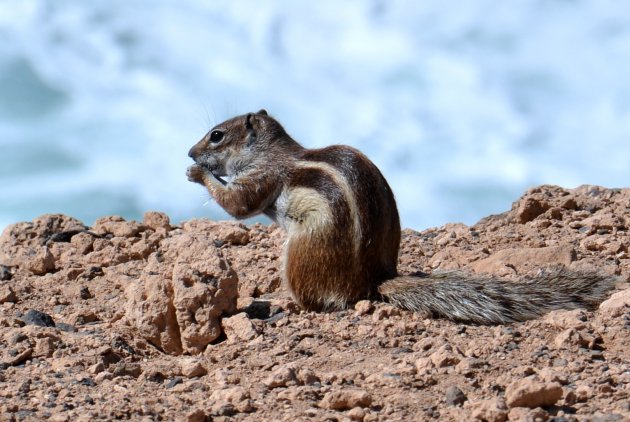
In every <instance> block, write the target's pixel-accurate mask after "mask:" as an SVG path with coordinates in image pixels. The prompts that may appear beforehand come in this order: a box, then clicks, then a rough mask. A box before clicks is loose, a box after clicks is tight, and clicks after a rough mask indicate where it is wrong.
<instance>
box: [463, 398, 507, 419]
mask: <svg viewBox="0 0 630 422" xmlns="http://www.w3.org/2000/svg"><path fill="white" fill-rule="evenodd" d="M470 408H471V414H470V415H471V417H472V418H473V419H478V420H481V421H486V422H505V421H506V420H507V416H508V407H507V406H506V404H505V400H503V399H502V398H495V399H489V400H483V401H479V402H476V403H472V404H471V406H470Z"/></svg>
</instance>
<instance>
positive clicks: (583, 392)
mask: <svg viewBox="0 0 630 422" xmlns="http://www.w3.org/2000/svg"><path fill="white" fill-rule="evenodd" d="M593 394H594V390H593V388H592V387H591V386H589V385H586V384H581V385H578V386H577V387H576V388H575V400H576V401H577V402H580V403H584V402H585V401H587V400H588V399H589V398H591V397H592V396H593Z"/></svg>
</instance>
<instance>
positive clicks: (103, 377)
mask: <svg viewBox="0 0 630 422" xmlns="http://www.w3.org/2000/svg"><path fill="white" fill-rule="evenodd" d="M111 379H114V374H112V373H111V372H109V371H103V372H101V373H100V374H98V375H96V376H95V377H94V382H95V383H97V384H101V383H102V382H103V381H105V380H111Z"/></svg>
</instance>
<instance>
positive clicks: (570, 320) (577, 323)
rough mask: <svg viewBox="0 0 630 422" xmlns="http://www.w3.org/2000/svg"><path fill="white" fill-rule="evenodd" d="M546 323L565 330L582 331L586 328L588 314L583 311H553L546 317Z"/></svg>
mask: <svg viewBox="0 0 630 422" xmlns="http://www.w3.org/2000/svg"><path fill="white" fill-rule="evenodd" d="M544 321H545V322H546V323H548V324H550V325H552V326H554V327H557V328H560V329H563V330H564V329H567V328H574V329H576V330H581V329H583V328H584V327H585V326H586V324H585V322H586V312H584V310H583V309H573V310H571V311H565V310H557V311H551V312H549V313H548V314H547V315H545V319H544Z"/></svg>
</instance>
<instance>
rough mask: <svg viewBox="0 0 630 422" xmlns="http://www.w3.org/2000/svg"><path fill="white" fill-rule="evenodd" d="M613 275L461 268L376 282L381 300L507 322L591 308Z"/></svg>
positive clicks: (445, 315)
mask: <svg viewBox="0 0 630 422" xmlns="http://www.w3.org/2000/svg"><path fill="white" fill-rule="evenodd" d="M615 281H616V278H615V277H611V276H607V275H603V274H599V273H594V272H588V273H574V272H570V271H567V270H561V271H555V272H552V273H543V274H541V275H540V276H539V277H535V278H531V279H525V280H521V281H516V282H513V281H506V280H501V279H499V278H496V277H492V276H479V275H475V274H468V273H464V272H461V271H445V272H438V273H434V274H431V275H427V276H400V277H396V278H394V279H391V280H387V281H385V282H384V283H383V284H381V285H380V286H379V293H380V294H381V295H382V296H383V298H384V300H385V301H387V302H389V303H391V304H393V305H395V306H398V307H400V308H403V309H408V310H410V311H416V312H422V313H427V314H430V315H433V316H436V317H443V318H448V319H451V320H454V321H462V322H472V323H477V324H505V323H510V322H516V321H524V320H527V319H532V318H537V317H539V316H541V315H543V314H545V313H547V312H549V311H552V310H555V309H576V308H587V309H593V308H595V307H596V306H597V305H598V304H599V303H600V302H601V301H602V300H604V299H605V298H606V296H607V294H608V293H609V292H610V290H611V289H612V288H613V287H614V285H615Z"/></svg>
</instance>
